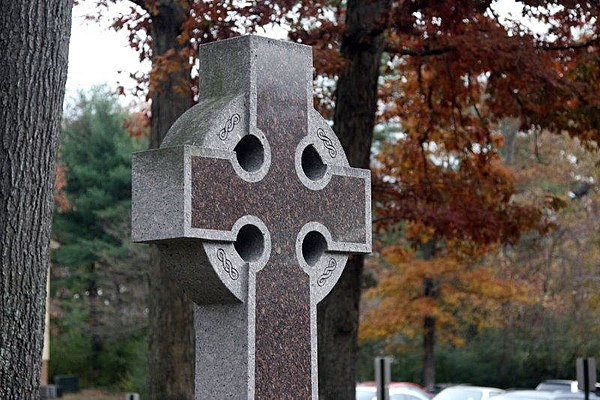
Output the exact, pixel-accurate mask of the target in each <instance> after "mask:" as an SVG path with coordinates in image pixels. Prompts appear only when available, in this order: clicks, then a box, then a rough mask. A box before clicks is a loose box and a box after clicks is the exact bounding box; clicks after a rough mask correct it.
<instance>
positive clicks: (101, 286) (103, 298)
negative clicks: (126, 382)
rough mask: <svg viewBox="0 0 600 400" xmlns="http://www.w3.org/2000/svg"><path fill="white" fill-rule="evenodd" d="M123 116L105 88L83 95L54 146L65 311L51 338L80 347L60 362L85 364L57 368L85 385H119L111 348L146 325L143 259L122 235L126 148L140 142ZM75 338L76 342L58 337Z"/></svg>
mask: <svg viewBox="0 0 600 400" xmlns="http://www.w3.org/2000/svg"><path fill="white" fill-rule="evenodd" d="M128 120H130V117H129V116H128V114H127V113H125V112H124V110H122V108H121V107H120V106H119V105H118V101H117V98H116V96H114V95H111V94H110V93H109V92H108V91H107V89H106V88H103V87H99V88H95V89H93V90H92V91H91V92H90V93H89V94H83V93H82V94H80V95H79V98H78V101H77V103H76V105H75V106H74V108H73V110H71V111H70V113H69V116H68V117H67V119H66V121H65V124H64V130H63V136H62V144H61V148H60V163H61V167H62V168H63V169H64V171H65V175H66V186H65V188H64V189H63V190H64V195H65V197H66V200H67V204H66V206H62V207H61V208H59V210H58V212H57V213H55V218H54V225H53V229H54V231H53V233H54V238H55V240H56V241H57V242H59V243H60V245H59V247H58V248H57V249H56V250H55V251H54V253H53V260H54V262H55V263H56V265H57V267H58V269H59V271H58V275H59V279H58V280H55V284H54V286H55V287H56V288H57V289H58V290H57V291H56V295H57V297H59V299H60V302H59V303H60V308H61V311H62V312H63V315H64V316H65V318H63V319H61V323H62V326H60V327H59V335H58V338H57V342H59V343H61V344H60V345H58V346H59V347H60V346H61V345H65V342H66V343H69V344H71V343H74V344H75V345H77V346H78V347H79V350H78V351H79V352H80V353H81V351H82V350H84V349H85V348H87V349H88V350H89V351H88V352H87V353H86V356H85V357H83V358H81V354H80V361H79V362H68V361H67V360H64V357H63V361H64V362H63V365H62V366H64V367H67V368H84V369H83V370H80V371H63V372H77V373H80V374H81V373H82V372H83V374H84V376H82V378H83V381H84V382H86V381H88V382H89V383H93V384H100V385H111V384H116V383H119V382H115V379H120V378H118V376H119V372H122V375H126V371H125V370H123V369H126V368H127V365H126V364H127V363H122V362H117V361H115V360H118V359H120V358H122V355H121V356H120V355H118V354H112V353H114V352H115V351H116V352H117V353H119V352H120V353H123V341H124V340H135V338H139V337H140V335H142V334H143V328H144V327H145V323H146V321H145V319H146V317H145V314H146V303H145V295H146V292H147V288H146V286H147V285H146V278H145V272H146V270H145V266H146V265H147V259H146V256H145V252H143V251H142V250H141V249H139V248H138V247H137V246H136V245H133V244H132V243H131V241H130V239H129V232H130V220H131V215H130V210H131V153H132V152H133V151H136V150H138V149H141V148H143V147H144V146H145V144H144V143H140V142H141V141H140V140H136V139H133V138H132V137H131V136H130V135H129V132H128V131H127V128H126V125H127V124H126V122H127V121H128ZM82 323H83V324H82ZM59 325H60V324H59ZM81 325H83V326H84V328H83V330H82V331H80V332H77V331H78V330H80V329H82V328H81ZM61 329H62V330H61ZM74 335H75V336H77V337H78V340H76V341H70V340H69V341H62V340H61V339H63V338H68V337H73V336H74ZM116 339H118V341H117V340H116ZM82 347H83V349H82ZM59 351H60V350H59ZM111 352H112V353H111ZM59 360H60V359H59ZM111 360H112V361H111ZM107 362H108V363H111V365H106V363H107ZM115 363H116V364H118V365H114V364H115ZM56 367H57V368H58V369H59V370H60V369H61V367H60V366H58V365H56ZM115 369H116V370H117V371H115ZM54 372H56V371H54Z"/></svg>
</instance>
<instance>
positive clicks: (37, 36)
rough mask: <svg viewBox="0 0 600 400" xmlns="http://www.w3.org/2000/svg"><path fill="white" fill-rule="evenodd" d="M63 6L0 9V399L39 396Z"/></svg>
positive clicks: (67, 14)
mask: <svg viewBox="0 0 600 400" xmlns="http://www.w3.org/2000/svg"><path fill="white" fill-rule="evenodd" d="M71 7H72V3H71V1H70V0H43V1H42V0H29V1H23V0H21V1H16V0H2V2H1V3H0V10H1V12H0V32H2V34H1V35H0V49H2V51H0V268H1V269H0V296H1V297H0V398H1V399H37V398H39V384H40V369H41V364H42V360H41V358H42V344H43V334H44V311H45V304H46V275H47V273H48V247H49V242H50V226H51V222H52V221H51V220H52V205H53V202H52V190H53V186H54V171H55V156H56V148H57V143H58V134H59V128H60V120H61V115H62V103H63V97H64V91H65V82H66V78H67V58H68V51H69V36H70V31H71Z"/></svg>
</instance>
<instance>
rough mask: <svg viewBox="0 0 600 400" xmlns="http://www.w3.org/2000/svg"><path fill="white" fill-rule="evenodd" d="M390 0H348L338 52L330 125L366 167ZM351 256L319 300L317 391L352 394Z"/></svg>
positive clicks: (356, 275) (359, 266)
mask: <svg viewBox="0 0 600 400" xmlns="http://www.w3.org/2000/svg"><path fill="white" fill-rule="evenodd" d="M390 3H391V1H390V0H366V1H365V0H363V1H360V0H350V1H349V2H348V8H347V14H346V28H345V32H344V35H343V38H342V47H341V52H342V55H343V57H344V60H345V67H344V70H343V72H342V74H341V75H340V78H339V80H338V84H337V90H336V108H335V115H334V130H335V132H336V134H337V135H338V137H339V139H340V141H341V143H342V146H343V147H344V150H345V151H346V154H347V156H348V160H349V161H350V164H351V165H352V166H355V167H361V168H369V158H370V152H371V142H372V139H373V128H374V125H375V112H376V110H377V81H378V79H379V73H380V72H379V69H380V64H381V55H382V52H383V49H384V45H385V30H386V29H387V26H388V21H387V17H388V14H389V9H390ZM363 263H364V257H362V256H354V257H351V258H350V259H349V260H348V264H347V265H346V268H345V270H344V273H343V274H342V276H341V278H340V280H339V281H338V283H337V285H336V286H335V288H334V289H333V291H332V292H331V293H330V294H329V296H328V297H327V298H326V299H325V300H324V301H323V302H321V304H319V308H318V324H319V333H318V335H319V396H320V399H321V400H332V399H354V398H355V383H356V359H357V351H358V347H357V337H358V316H359V302H360V290H361V275H362V270H363Z"/></svg>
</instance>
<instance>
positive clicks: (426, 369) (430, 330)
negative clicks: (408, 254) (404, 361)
mask: <svg viewBox="0 0 600 400" xmlns="http://www.w3.org/2000/svg"><path fill="white" fill-rule="evenodd" d="M436 248H437V241H436V240H435V239H433V240H430V241H429V242H427V243H425V244H424V245H423V246H422V247H421V254H422V255H423V259H425V260H430V259H432V258H434V257H435V253H436ZM438 294H439V293H438V287H437V285H436V282H435V281H434V280H433V279H431V278H425V279H424V280H423V295H424V296H425V297H431V298H433V299H434V301H435V299H437V297H438ZM435 323H436V320H435V317H434V316H433V315H426V316H425V317H424V318H423V386H425V387H426V388H427V390H429V391H433V389H434V385H435Z"/></svg>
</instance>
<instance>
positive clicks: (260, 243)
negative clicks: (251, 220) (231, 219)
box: [233, 225, 265, 262]
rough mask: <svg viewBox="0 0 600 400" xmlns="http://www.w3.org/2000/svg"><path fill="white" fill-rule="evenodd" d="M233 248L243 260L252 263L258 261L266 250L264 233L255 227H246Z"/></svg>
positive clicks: (239, 233)
mask: <svg viewBox="0 0 600 400" xmlns="http://www.w3.org/2000/svg"><path fill="white" fill-rule="evenodd" d="M233 247H235V250H236V251H237V252H238V254H239V255H240V257H242V260H244V261H246V262H252V261H256V260H258V259H259V258H260V257H261V256H262V254H263V252H264V250H265V238H264V236H263V233H262V232H261V231H260V229H258V228H257V227H256V226H254V225H244V226H242V228H241V229H240V230H239V232H238V234H237V238H236V239H235V242H234V243H233Z"/></svg>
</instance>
